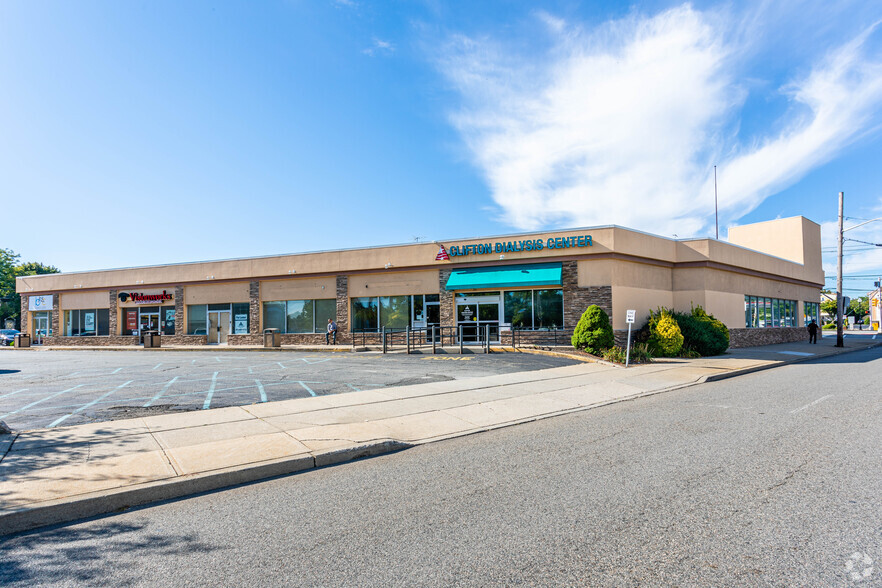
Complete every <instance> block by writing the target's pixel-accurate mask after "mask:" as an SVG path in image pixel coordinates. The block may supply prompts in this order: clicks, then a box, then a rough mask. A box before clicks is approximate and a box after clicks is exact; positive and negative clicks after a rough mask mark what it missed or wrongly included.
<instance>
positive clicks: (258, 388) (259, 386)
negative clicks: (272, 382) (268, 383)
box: [254, 380, 266, 402]
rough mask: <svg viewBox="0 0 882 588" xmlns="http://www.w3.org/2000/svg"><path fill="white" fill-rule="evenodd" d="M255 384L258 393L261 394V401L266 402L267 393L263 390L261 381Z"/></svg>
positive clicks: (255, 381) (256, 381)
mask: <svg viewBox="0 0 882 588" xmlns="http://www.w3.org/2000/svg"><path fill="white" fill-rule="evenodd" d="M254 383H255V384H257V391H258V392H260V401H261V402H266V391H265V390H264V389H263V384H261V383H260V380H254Z"/></svg>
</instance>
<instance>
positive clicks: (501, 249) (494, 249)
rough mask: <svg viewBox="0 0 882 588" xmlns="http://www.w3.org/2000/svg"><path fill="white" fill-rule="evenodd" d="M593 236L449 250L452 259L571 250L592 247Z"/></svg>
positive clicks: (500, 243)
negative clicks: (547, 250) (572, 248)
mask: <svg viewBox="0 0 882 588" xmlns="http://www.w3.org/2000/svg"><path fill="white" fill-rule="evenodd" d="M591 245H593V243H592V242H591V235H579V236H577V237H555V238H550V239H523V240H520V241H499V242H496V243H471V244H469V245H453V246H451V247H450V248H449V249H448V252H449V253H450V257H462V256H464V255H487V254H488V253H515V252H523V251H542V250H543V249H569V248H570V247H591Z"/></svg>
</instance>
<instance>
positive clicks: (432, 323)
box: [426, 304, 441, 341]
mask: <svg viewBox="0 0 882 588" xmlns="http://www.w3.org/2000/svg"><path fill="white" fill-rule="evenodd" d="M439 326H441V305H440V304H427V305H426V328H427V329H428V331H427V333H429V334H428V335H426V338H427V340H429V341H431V337H432V335H431V333H432V327H439ZM435 339H437V340H438V341H440V340H441V329H438V328H436V329H435Z"/></svg>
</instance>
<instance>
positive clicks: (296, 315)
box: [285, 300, 315, 333]
mask: <svg viewBox="0 0 882 588" xmlns="http://www.w3.org/2000/svg"><path fill="white" fill-rule="evenodd" d="M285 325H286V326H285V328H286V331H285V332H286V333H312V332H314V331H315V326H314V324H313V314H312V300H289V301H288V310H287V319H286V322H285Z"/></svg>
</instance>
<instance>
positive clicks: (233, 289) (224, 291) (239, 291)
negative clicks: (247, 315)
mask: <svg viewBox="0 0 882 588" xmlns="http://www.w3.org/2000/svg"><path fill="white" fill-rule="evenodd" d="M248 286H249V284H248V282H238V283H233V284H216V285H212V286H187V287H186V288H184V304H224V303H227V302H248V301H249V300H250V296H249V293H248Z"/></svg>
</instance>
